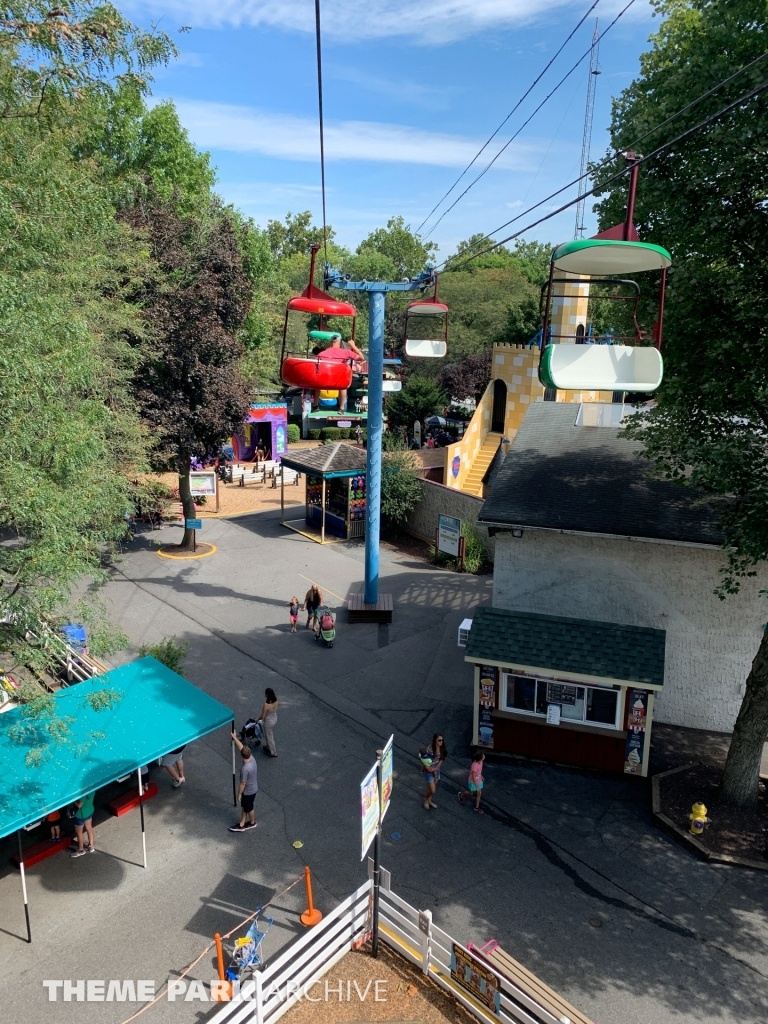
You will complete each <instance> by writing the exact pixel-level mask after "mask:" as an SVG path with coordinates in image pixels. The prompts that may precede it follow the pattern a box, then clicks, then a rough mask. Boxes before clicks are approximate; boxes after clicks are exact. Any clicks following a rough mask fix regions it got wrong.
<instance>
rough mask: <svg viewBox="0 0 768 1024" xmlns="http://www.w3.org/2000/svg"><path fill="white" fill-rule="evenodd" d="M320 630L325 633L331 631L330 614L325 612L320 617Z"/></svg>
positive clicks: (331, 618) (331, 621)
mask: <svg viewBox="0 0 768 1024" xmlns="http://www.w3.org/2000/svg"><path fill="white" fill-rule="evenodd" d="M320 629H323V630H325V632H326V633H328V632H329V631H330V630H332V629H333V616H332V615H331V613H330V612H325V614H323V615H321V616H320Z"/></svg>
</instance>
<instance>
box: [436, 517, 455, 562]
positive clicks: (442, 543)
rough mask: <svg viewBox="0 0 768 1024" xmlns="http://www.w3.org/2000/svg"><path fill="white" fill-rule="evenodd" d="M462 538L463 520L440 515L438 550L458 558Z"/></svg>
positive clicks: (438, 522)
mask: <svg viewBox="0 0 768 1024" xmlns="http://www.w3.org/2000/svg"><path fill="white" fill-rule="evenodd" d="M460 537H461V520H460V519H454V518H453V516H444V515H440V516H439V517H438V521H437V550H438V551H444V552H445V554H446V555H453V557H454V558H458V557H459V538H460Z"/></svg>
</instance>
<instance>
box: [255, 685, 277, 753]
mask: <svg viewBox="0 0 768 1024" xmlns="http://www.w3.org/2000/svg"><path fill="white" fill-rule="evenodd" d="M277 708H278V700H277V697H276V696H275V691H274V690H273V689H272V688H271V687H269V686H268V687H267V689H266V690H265V691H264V705H263V707H262V709H261V714H260V715H259V718H260V719H261V722H262V725H263V726H264V742H265V744H266V747H267V753H268V754H269V756H270V757H277V750H276V749H275V736H274V733H273V729H274V728H275V726H276V725H277Z"/></svg>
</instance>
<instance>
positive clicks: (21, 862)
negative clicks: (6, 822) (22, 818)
mask: <svg viewBox="0 0 768 1024" xmlns="http://www.w3.org/2000/svg"><path fill="white" fill-rule="evenodd" d="M16 838H17V839H18V840H19V871H20V872H21V891H22V893H23V894H24V916H25V917H26V919H27V942H31V941H32V928H31V927H30V924H29V903H28V901H27V876H26V875H25V874H24V851H23V850H22V848H21V829H19V830H18V831H17V832H16Z"/></svg>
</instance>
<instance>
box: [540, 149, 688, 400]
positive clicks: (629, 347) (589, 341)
mask: <svg viewBox="0 0 768 1024" xmlns="http://www.w3.org/2000/svg"><path fill="white" fill-rule="evenodd" d="M624 156H625V157H626V159H627V161H628V163H629V166H630V180H629V190H628V195H627V213H626V217H625V220H624V223H623V224H617V225H615V226H614V227H612V228H608V229H606V230H605V231H601V232H600V233H599V234H597V235H595V236H594V238H578V239H575V240H574V241H571V242H564V243H563V244H562V245H558V246H557V248H556V249H555V250H554V252H553V253H552V257H551V260H550V267H549V280H548V282H547V284H546V285H545V286H544V287H543V288H542V299H544V293H545V291H546V299H545V300H544V311H543V314H544V315H543V318H542V330H541V337H542V339H544V340H545V341H546V345H545V346H544V347H543V348H542V353H541V359H540V361H539V380H540V381H541V383H542V384H543V385H544V387H545V388H547V389H549V390H550V392H554V391H558V390H563V391H583V390H587V391H611V392H613V395H614V401H622V400H623V395H624V394H626V393H627V392H629V393H643V394H651V393H652V392H654V391H656V390H657V389H658V388H659V386H660V384H661V381H662V378H663V375H664V361H663V359H662V357H661V351H660V350H661V339H662V327H663V322H664V296H665V291H666V283H667V269H668V268H669V266H670V265H671V263H672V258H671V256H670V255H669V253H668V252H667V250H666V249H664V248H663V247H662V246H660V245H655V244H653V243H651V242H641V241H640V240H639V239H638V236H637V232H636V230H635V227H634V224H633V215H634V206H635V195H636V190H637V175H638V170H639V157H638V155H637V154H636V153H625V154H624ZM649 270H658V271H661V284H660V288H659V308H658V314H657V318H656V323H655V324H654V327H653V341H654V343H655V344H654V345H653V346H650V345H646V344H643V342H644V335H645V332H644V331H642V330H641V329H640V326H639V324H638V321H637V310H638V304H639V298H640V289H639V287H638V285H637V284H636V283H635V282H634V281H632V280H626V279H620V278H619V277H618V275H623V274H638V273H646V272H647V271H649ZM557 271H559V272H560V273H561V274H563V275H565V276H563V277H559V278H558V277H555V273H556V272H557ZM555 284H560V285H563V286H565V288H566V289H568V288H573V287H574V286H584V285H587V286H589V285H592V284H610V285H615V286H629V287H630V288H631V289H632V290H633V292H634V294H633V295H622V294H613V295H606V296H600V298H605V299H610V300H612V301H634V305H633V307H632V327H633V330H632V333H631V334H629V335H625V336H620V335H619V336H617V335H614V334H613V333H612V332H609V334H607V335H604V336H602V337H593V333H592V328H591V325H587V324H584V323H578V324H577V325H576V329H575V330H576V336H575V338H574V337H573V334H572V333H571V332H570V331H569V330H568V329H567V328H566V331H567V333H566V335H563V336H562V337H557V336H556V335H554V334H553V331H552V317H551V309H552V299H553V286H554V285H555ZM585 297H586V296H585ZM588 301H589V300H588V299H587V302H588ZM584 319H585V320H586V319H587V317H586V316H584ZM574 341H575V344H574ZM560 342H564V343H560ZM595 342H597V343H595ZM616 342H618V344H616ZM627 342H629V344H626V343H627ZM545 397H549V398H553V397H554V395H552V394H550V395H548V396H545Z"/></svg>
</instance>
